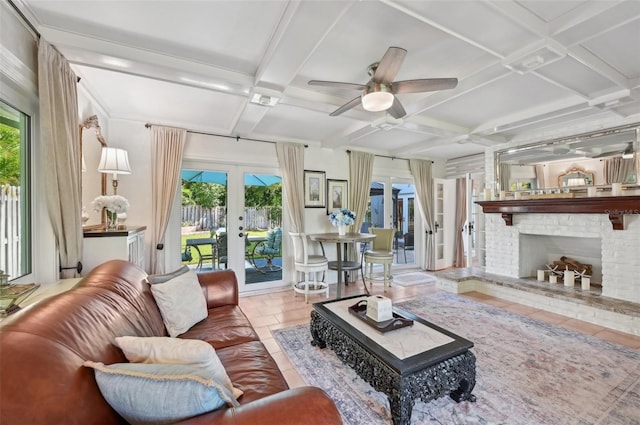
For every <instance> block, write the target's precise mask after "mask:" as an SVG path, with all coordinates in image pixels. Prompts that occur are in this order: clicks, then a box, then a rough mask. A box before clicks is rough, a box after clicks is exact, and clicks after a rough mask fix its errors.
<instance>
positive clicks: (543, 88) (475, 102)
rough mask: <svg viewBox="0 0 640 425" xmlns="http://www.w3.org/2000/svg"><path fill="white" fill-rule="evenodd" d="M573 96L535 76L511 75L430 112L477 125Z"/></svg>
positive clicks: (470, 126) (459, 121)
mask: <svg viewBox="0 0 640 425" xmlns="http://www.w3.org/2000/svg"><path fill="white" fill-rule="evenodd" d="M570 95H571V93H568V92H567V91H566V90H563V89H561V88H558V87H557V86H555V85H553V84H550V83H548V82H546V81H544V80H542V79H540V78H538V77H536V76H534V75H531V74H525V75H518V74H510V75H508V76H507V77H504V78H501V79H499V80H496V81H494V82H492V83H490V84H486V85H484V86H481V87H478V88H477V89H476V90H472V91H470V92H469V93H467V94H465V95H463V96H459V97H456V98H454V99H452V100H450V101H448V102H446V103H443V104H442V105H440V106H438V107H435V108H431V109H429V111H428V115H430V116H432V117H433V118H437V119H440V120H444V121H451V122H458V123H462V124H463V125H465V126H467V127H469V128H474V127H477V126H478V125H480V124H482V123H485V122H491V121H493V120H497V119H499V118H500V117H502V116H505V115H512V114H515V113H517V112H518V111H525V110H528V109H531V108H533V107H535V106H536V105H540V104H546V103H549V102H553V101H555V100H557V99H558V98H562V97H566V96H570ZM461 110H464V111H465V114H464V116H462V115H461V114H460V111H461Z"/></svg>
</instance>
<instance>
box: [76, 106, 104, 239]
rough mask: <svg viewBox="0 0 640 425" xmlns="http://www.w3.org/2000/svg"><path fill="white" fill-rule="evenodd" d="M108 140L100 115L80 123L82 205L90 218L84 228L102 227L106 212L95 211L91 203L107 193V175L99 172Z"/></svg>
mask: <svg viewBox="0 0 640 425" xmlns="http://www.w3.org/2000/svg"><path fill="white" fill-rule="evenodd" d="M105 146H107V142H106V140H105V139H104V137H103V136H102V132H101V130H100V124H99V123H98V117H97V116H96V115H92V116H90V117H89V118H87V119H86V120H85V121H84V122H83V123H82V124H81V125H80V153H81V155H80V158H81V161H82V167H81V168H82V206H83V208H85V210H86V212H87V214H88V215H89V219H88V220H87V222H86V223H85V226H84V229H86V230H91V229H94V228H98V227H100V228H102V227H104V224H105V217H104V213H102V212H96V211H93V208H92V207H91V203H92V202H93V200H94V199H95V198H96V197H97V196H99V195H106V194H107V175H106V174H104V173H100V172H98V164H99V162H100V155H101V153H102V148H103V147H105Z"/></svg>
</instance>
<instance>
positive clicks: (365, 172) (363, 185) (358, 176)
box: [347, 151, 374, 232]
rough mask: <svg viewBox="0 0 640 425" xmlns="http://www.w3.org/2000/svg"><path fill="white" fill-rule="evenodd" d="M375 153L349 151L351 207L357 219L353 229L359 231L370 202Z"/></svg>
mask: <svg viewBox="0 0 640 425" xmlns="http://www.w3.org/2000/svg"><path fill="white" fill-rule="evenodd" d="M373 159H374V155H373V154H370V153H365V152H356V151H351V152H350V153H349V205H347V206H348V207H349V209H350V210H351V211H353V212H354V214H355V215H356V219H355V220H354V223H353V227H352V229H353V231H354V232H359V231H360V228H361V227H362V223H363V222H364V215H365V214H366V212H367V204H368V203H369V191H370V189H371V178H372V176H373Z"/></svg>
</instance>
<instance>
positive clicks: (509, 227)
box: [485, 211, 640, 303]
mask: <svg viewBox="0 0 640 425" xmlns="http://www.w3.org/2000/svg"><path fill="white" fill-rule="evenodd" d="M494 212H498V211H494ZM516 212H518V213H517V214H513V215H510V216H509V217H508V219H509V220H510V223H509V222H508V221H507V218H504V217H503V216H501V215H500V214H485V240H486V252H487V254H486V271H487V272H488V273H494V274H498V275H503V276H508V277H515V278H524V277H530V276H535V269H537V268H542V267H543V266H544V264H545V263H546V264H548V263H550V260H551V259H552V258H550V257H551V256H555V257H558V256H559V255H566V256H569V257H572V258H575V259H576V260H579V261H581V262H585V263H590V264H592V265H593V266H594V278H593V281H594V282H599V283H601V284H602V295H603V296H606V297H611V298H616V299H621V300H626V301H632V302H635V303H640V215H638V213H635V214H625V215H624V218H623V220H624V226H623V229H621V230H614V229H613V226H612V220H611V218H610V216H609V215H607V214H602V213H601V214H584V213H577V214H569V213H550V214H547V213H522V212H521V211H516ZM577 286H578V285H577ZM577 290H579V289H577Z"/></svg>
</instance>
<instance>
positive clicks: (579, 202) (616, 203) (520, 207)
mask: <svg viewBox="0 0 640 425" xmlns="http://www.w3.org/2000/svg"><path fill="white" fill-rule="evenodd" d="M476 203H477V204H478V205H480V206H481V207H482V210H483V212H485V213H499V214H502V218H503V219H504V221H505V223H506V225H507V226H511V225H512V224H513V214H544V213H546V214H559V213H564V214H607V215H608V216H609V220H610V221H611V224H612V225H613V229H614V230H624V220H623V217H624V215H625V214H640V196H602V197H595V198H586V197H585V198H549V199H509V200H503V201H477V202H476Z"/></svg>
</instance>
